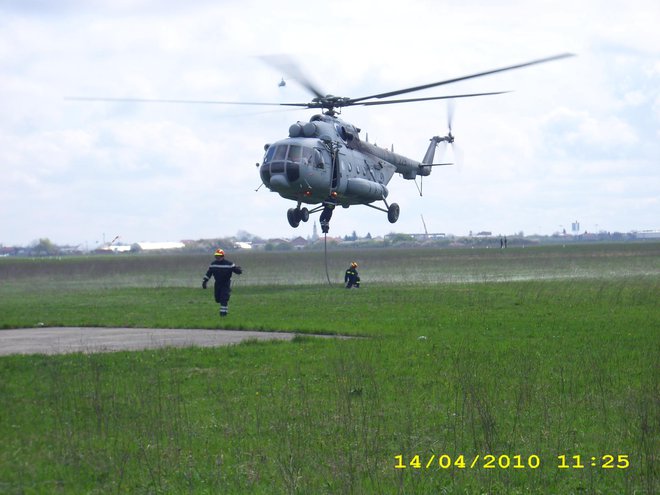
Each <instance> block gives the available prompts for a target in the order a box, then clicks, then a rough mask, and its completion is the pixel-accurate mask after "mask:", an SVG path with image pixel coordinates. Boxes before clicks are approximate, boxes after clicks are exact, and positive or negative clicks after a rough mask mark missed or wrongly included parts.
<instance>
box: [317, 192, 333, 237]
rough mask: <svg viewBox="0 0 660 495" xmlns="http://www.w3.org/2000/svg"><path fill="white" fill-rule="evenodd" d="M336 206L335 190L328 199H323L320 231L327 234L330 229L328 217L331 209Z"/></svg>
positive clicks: (330, 216) (329, 217) (330, 215)
mask: <svg viewBox="0 0 660 495" xmlns="http://www.w3.org/2000/svg"><path fill="white" fill-rule="evenodd" d="M335 206H337V192H336V191H332V192H331V193H330V196H328V199H326V200H325V201H323V211H322V212H321V218H319V221H320V222H321V231H322V232H323V233H324V234H327V233H328V232H329V231H330V219H331V218H332V211H333V210H334V209H335Z"/></svg>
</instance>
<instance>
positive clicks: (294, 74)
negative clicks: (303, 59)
mask: <svg viewBox="0 0 660 495" xmlns="http://www.w3.org/2000/svg"><path fill="white" fill-rule="evenodd" d="M259 58H260V59H261V60H263V61H264V62H266V63H267V64H268V65H271V66H273V67H275V68H276V69H279V70H281V71H282V72H284V73H285V74H286V75H287V76H288V78H289V79H293V80H295V81H297V82H298V83H299V84H300V85H301V86H302V87H303V88H305V89H306V90H307V91H309V92H310V93H312V94H314V96H316V97H317V98H323V97H324V96H325V95H326V93H323V92H322V91H321V90H320V89H318V88H317V87H316V86H315V85H314V84H312V82H311V81H310V80H309V79H308V78H307V77H306V76H305V74H303V72H302V71H301V70H300V67H298V64H296V62H295V61H294V60H293V59H292V58H291V57H289V56H287V55H264V56H261V57H259Z"/></svg>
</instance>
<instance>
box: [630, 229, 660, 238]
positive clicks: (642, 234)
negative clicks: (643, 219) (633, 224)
mask: <svg viewBox="0 0 660 495" xmlns="http://www.w3.org/2000/svg"><path fill="white" fill-rule="evenodd" d="M633 234H635V237H636V238H637V239H660V230H642V231H639V232H633Z"/></svg>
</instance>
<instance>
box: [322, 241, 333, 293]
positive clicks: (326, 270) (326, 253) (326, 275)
mask: <svg viewBox="0 0 660 495" xmlns="http://www.w3.org/2000/svg"><path fill="white" fill-rule="evenodd" d="M323 253H324V255H325V277H326V278H327V279H328V285H332V282H330V273H329V272H328V234H327V233H325V232H324V233H323Z"/></svg>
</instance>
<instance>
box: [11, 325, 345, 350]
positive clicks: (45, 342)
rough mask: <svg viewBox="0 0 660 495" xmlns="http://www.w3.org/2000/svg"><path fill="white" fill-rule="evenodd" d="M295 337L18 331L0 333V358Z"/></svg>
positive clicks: (242, 332)
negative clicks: (10, 355) (12, 355)
mask: <svg viewBox="0 0 660 495" xmlns="http://www.w3.org/2000/svg"><path fill="white" fill-rule="evenodd" d="M296 335H308V334H296V333H289V332H256V331H250V330H209V329H176V328H101V327H42V328H18V329H12V330H0V356H1V355H9V354H67V353H73V352H84V353H91V352H115V351H135V350H142V349H156V348H160V347H191V346H195V347H217V346H224V345H230V344H238V343H240V342H243V341H244V340H248V339H258V340H291V339H293V338H294V337H295V336H296ZM311 336H313V337H325V338H332V337H333V336H331V335H311Z"/></svg>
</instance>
